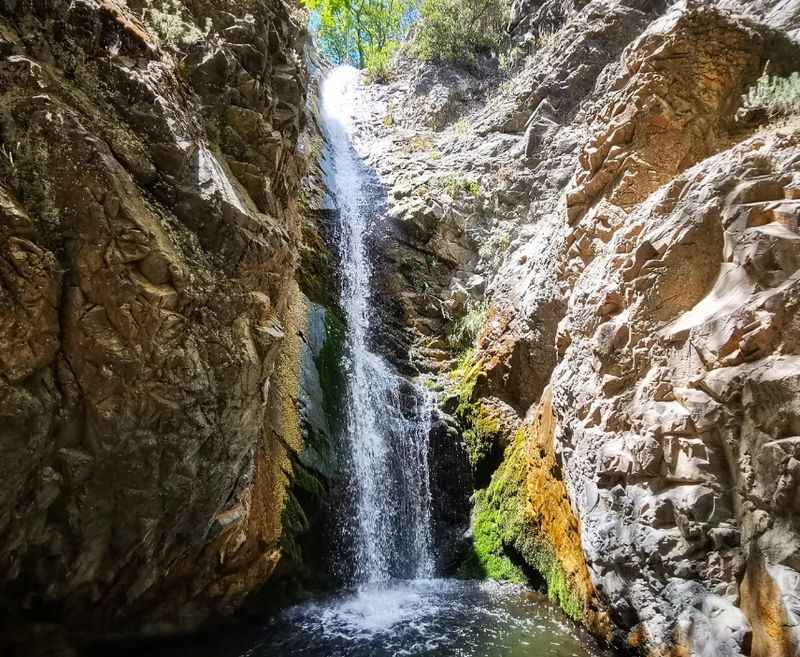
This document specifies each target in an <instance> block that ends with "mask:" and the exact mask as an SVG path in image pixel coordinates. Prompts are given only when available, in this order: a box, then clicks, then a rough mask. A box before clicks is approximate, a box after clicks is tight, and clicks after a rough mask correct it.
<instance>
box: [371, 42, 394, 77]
mask: <svg viewBox="0 0 800 657" xmlns="http://www.w3.org/2000/svg"><path fill="white" fill-rule="evenodd" d="M396 50H397V43H396V42H394V41H389V42H388V43H386V45H384V46H383V47H382V48H376V47H373V46H372V45H368V46H367V48H366V58H367V80H369V81H370V82H386V81H387V80H388V79H389V73H390V71H391V67H392V57H394V53H395V51H396Z"/></svg>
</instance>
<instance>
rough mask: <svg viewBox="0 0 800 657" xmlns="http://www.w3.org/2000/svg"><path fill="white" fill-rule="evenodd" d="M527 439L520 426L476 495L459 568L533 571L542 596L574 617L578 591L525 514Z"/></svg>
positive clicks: (500, 574)
mask: <svg viewBox="0 0 800 657" xmlns="http://www.w3.org/2000/svg"><path fill="white" fill-rule="evenodd" d="M527 439H528V436H527V433H526V430H525V429H524V428H521V429H520V430H519V431H517V433H516V434H515V436H514V442H513V443H512V444H511V445H509V447H508V449H507V450H506V454H505V458H504V460H503V463H502V465H501V466H500V467H499V468H498V469H497V471H496V472H495V473H494V476H493V477H492V480H491V483H490V484H489V486H488V488H486V490H484V491H480V492H479V493H478V494H477V495H476V500H475V511H474V516H473V529H472V532H473V549H472V553H471V554H470V555H469V556H468V557H467V559H466V560H465V561H464V562H463V563H462V565H461V568H460V570H459V572H460V574H461V576H463V577H488V578H490V579H498V580H504V581H510V582H527V581H529V579H530V577H529V575H534V574H538V575H539V576H541V578H542V580H543V584H544V585H545V586H546V588H547V595H548V597H549V598H550V599H551V600H553V602H555V603H557V604H558V605H559V606H560V607H561V608H562V609H563V610H564V611H565V612H566V613H567V615H569V616H570V617H571V618H573V619H575V620H580V619H581V618H582V616H583V609H584V600H583V597H582V595H581V594H580V593H579V591H578V589H577V587H576V586H575V584H574V583H573V582H572V580H571V578H570V576H569V575H567V573H566V572H565V571H564V568H563V566H562V565H561V563H560V562H559V560H558V559H557V558H556V557H555V554H554V552H553V549H552V548H551V546H550V545H549V544H548V542H547V541H546V539H545V538H544V537H543V536H541V535H540V531H541V530H540V529H537V525H536V523H534V522H532V521H531V519H530V518H529V517H528V515H527V500H526V498H525V496H526V491H527V487H528V472H529V468H530V465H529V463H528V460H527V457H526V454H525V444H526V441H527Z"/></svg>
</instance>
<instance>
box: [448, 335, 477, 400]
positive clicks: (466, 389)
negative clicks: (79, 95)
mask: <svg viewBox="0 0 800 657" xmlns="http://www.w3.org/2000/svg"><path fill="white" fill-rule="evenodd" d="M482 374H483V361H482V360H481V359H480V358H478V355H477V353H476V352H475V350H474V349H467V350H466V351H464V353H463V354H461V357H460V358H459V360H458V363H456V367H455V369H454V370H453V371H452V372H451V373H450V381H451V385H450V394H451V395H455V396H456V397H458V401H459V404H467V403H469V401H470V400H471V399H472V393H473V392H474V391H475V386H476V384H477V383H478V379H479V378H480V377H481V375H482Z"/></svg>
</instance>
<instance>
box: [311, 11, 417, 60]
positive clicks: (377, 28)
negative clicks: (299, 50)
mask: <svg viewBox="0 0 800 657" xmlns="http://www.w3.org/2000/svg"><path fill="white" fill-rule="evenodd" d="M303 3H304V4H305V6H306V8H307V9H309V10H310V11H311V12H312V21H311V26H312V29H314V30H315V31H316V34H317V39H318V42H319V46H320V48H321V50H322V52H323V53H324V54H325V55H327V56H328V57H329V58H330V59H332V60H333V61H334V62H335V63H337V64H352V65H353V66H356V67H358V68H365V67H367V66H368V65H369V64H370V61H371V60H372V61H375V67H376V69H375V70H376V71H380V72H381V75H383V74H384V73H385V72H386V71H387V70H388V60H389V58H390V55H391V50H392V48H393V47H394V46H395V45H396V44H397V43H398V42H399V41H400V40H401V39H402V38H404V36H405V33H406V31H407V29H408V27H409V24H410V21H411V17H412V15H413V13H414V7H415V1H414V0H303Z"/></svg>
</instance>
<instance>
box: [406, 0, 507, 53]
mask: <svg viewBox="0 0 800 657" xmlns="http://www.w3.org/2000/svg"><path fill="white" fill-rule="evenodd" d="M508 4H509V3H507V2H506V0H422V5H421V7H420V20H419V26H418V31H417V36H416V39H415V42H414V51H415V53H416V54H417V56H418V57H420V58H422V59H427V60H432V59H437V60H447V61H451V62H471V61H472V60H473V59H474V57H475V53H477V52H492V51H496V50H498V49H499V48H500V47H501V46H502V44H503V43H504V41H505V39H506V32H505V26H506V24H507V20H508V9H509V8H508Z"/></svg>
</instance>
